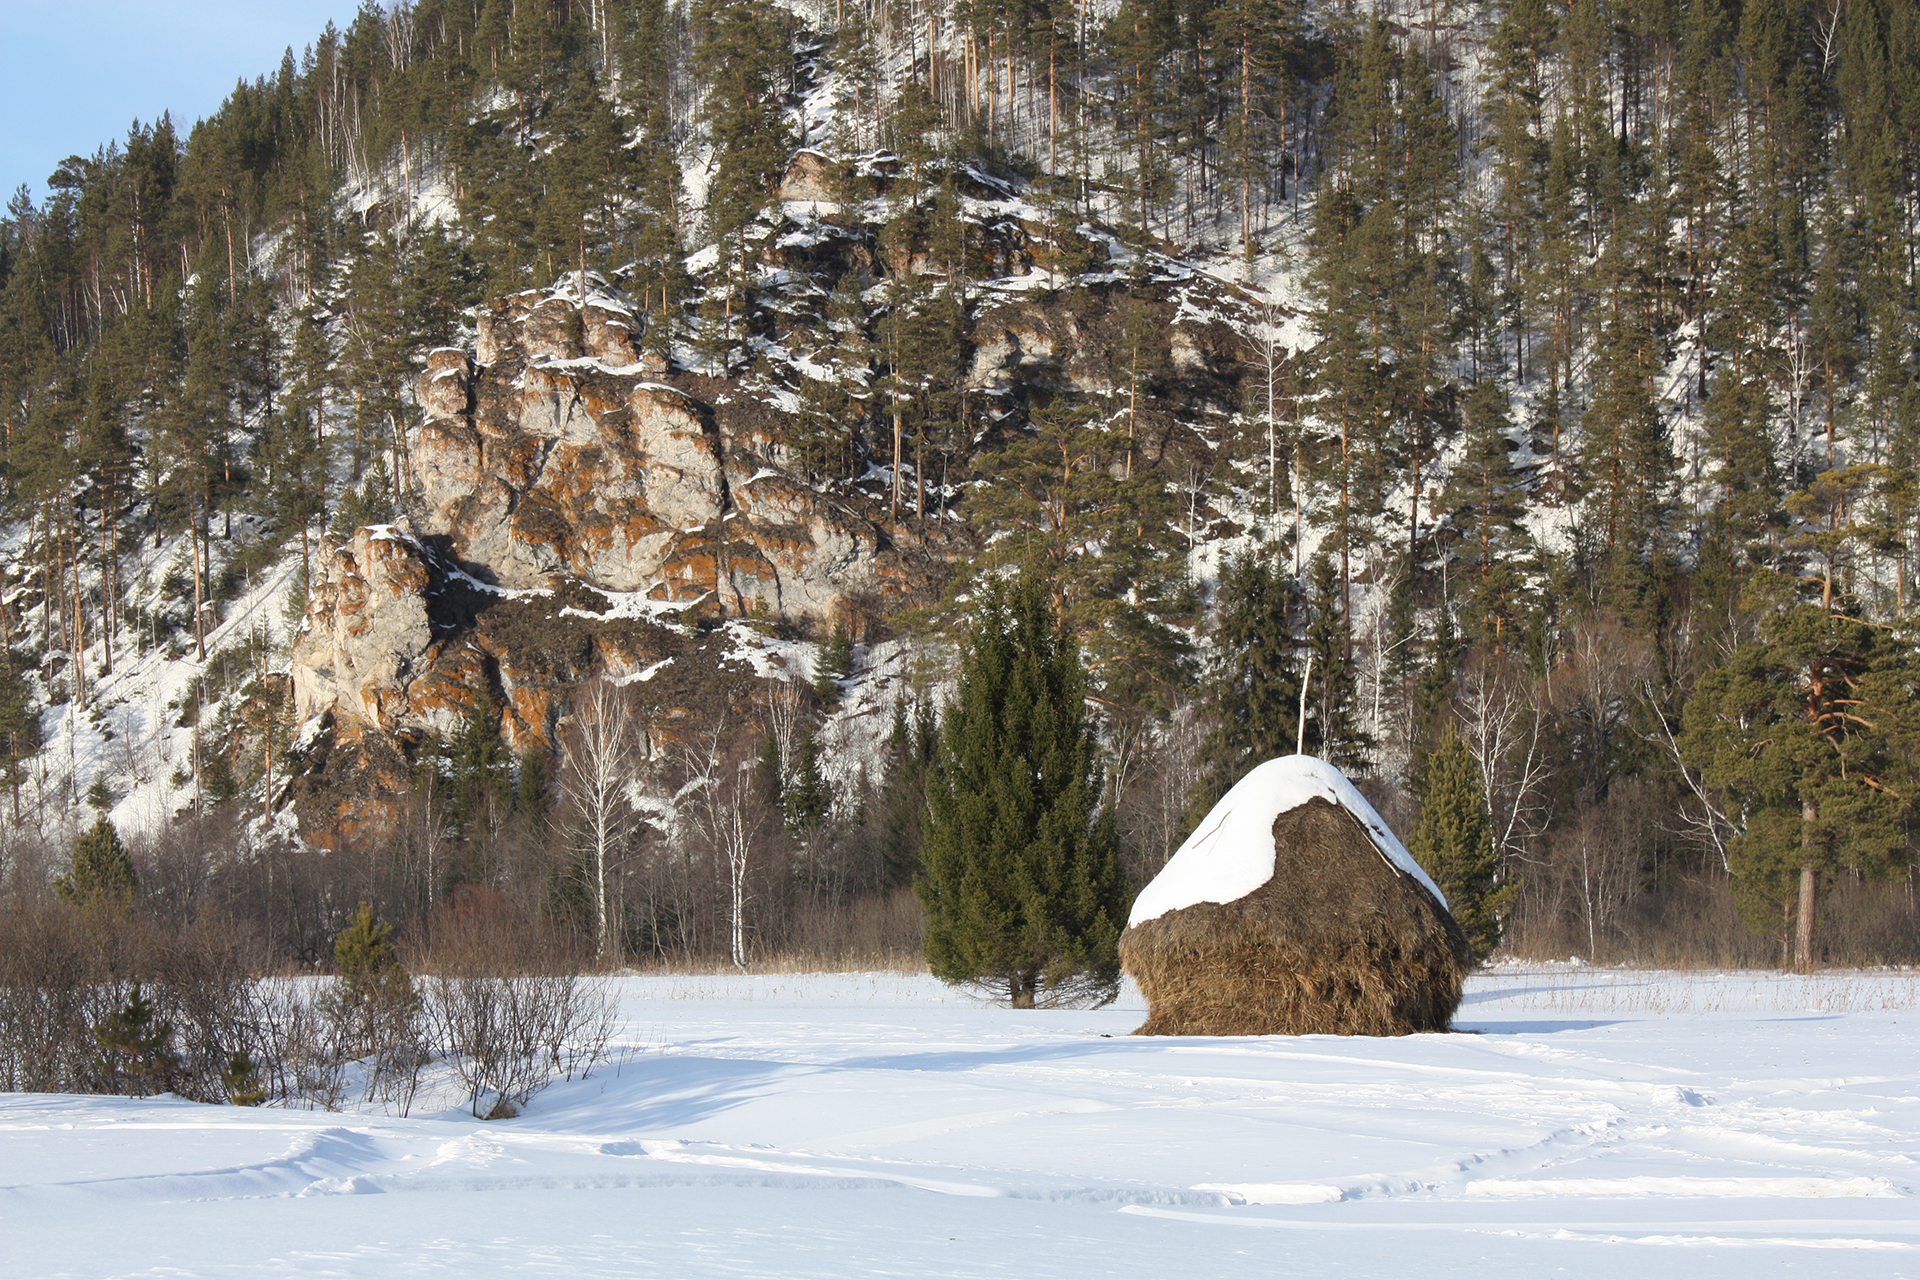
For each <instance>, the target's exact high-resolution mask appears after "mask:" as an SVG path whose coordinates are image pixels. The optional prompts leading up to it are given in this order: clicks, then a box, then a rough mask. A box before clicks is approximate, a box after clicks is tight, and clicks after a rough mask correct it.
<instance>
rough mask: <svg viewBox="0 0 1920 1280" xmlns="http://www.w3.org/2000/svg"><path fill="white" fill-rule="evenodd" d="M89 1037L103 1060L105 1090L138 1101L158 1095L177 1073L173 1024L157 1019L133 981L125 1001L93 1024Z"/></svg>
mask: <svg viewBox="0 0 1920 1280" xmlns="http://www.w3.org/2000/svg"><path fill="white" fill-rule="evenodd" d="M93 1038H94V1041H95V1043H97V1044H98V1045H99V1046H100V1050H101V1055H102V1057H103V1059H104V1063H103V1065H104V1066H105V1068H106V1078H107V1084H108V1087H109V1088H110V1089H111V1090H113V1091H114V1092H116V1093H117V1092H120V1091H121V1090H125V1091H126V1092H128V1093H130V1094H132V1095H133V1096H134V1097H142V1098H143V1097H146V1096H147V1095H148V1094H152V1093H160V1092H162V1091H164V1090H166V1089H168V1088H170V1087H171V1086H172V1083H173V1080H174V1077H175V1076H177V1075H178V1074H179V1072H180V1056H179V1055H178V1054H176V1053H175V1052H174V1051H173V1024H172V1023H171V1022H169V1021H168V1020H167V1019H165V1018H162V1017H160V1016H159V1014H158V1013H157V1012H156V1011H155V1010H154V1007H153V1002H152V1001H151V1000H149V999H147V997H146V993H145V992H143V991H141V990H140V984H139V983H137V982H136V983H134V984H133V990H132V992H131V993H129V994H128V996H127V1002H126V1003H125V1004H124V1005H122V1006H120V1007H119V1008H118V1009H116V1010H114V1011H113V1012H112V1013H110V1014H108V1015H107V1016H106V1017H105V1018H103V1019H101V1020H100V1022H99V1023H98V1024H96V1025H95V1027H94V1029H93Z"/></svg>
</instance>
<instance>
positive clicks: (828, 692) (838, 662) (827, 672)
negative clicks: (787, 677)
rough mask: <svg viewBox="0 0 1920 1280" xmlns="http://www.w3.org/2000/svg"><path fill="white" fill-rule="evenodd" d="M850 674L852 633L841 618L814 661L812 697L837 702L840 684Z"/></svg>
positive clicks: (851, 672)
mask: <svg viewBox="0 0 1920 1280" xmlns="http://www.w3.org/2000/svg"><path fill="white" fill-rule="evenodd" d="M852 674H853V633H852V632H850V631H848V630H847V623H846V619H844V618H842V619H841V620H839V621H838V622H835V623H834V624H833V631H832V632H831V633H830V634H829V635H828V636H827V642H826V643H825V644H823V645H821V646H820V656H819V657H818V658H817V659H815V660H814V670H813V693H814V696H815V697H817V698H819V699H820V700H821V701H823V702H828V703H832V702H838V701H839V700H840V682H841V681H842V680H845V679H846V678H847V677H848V676H850V675H852Z"/></svg>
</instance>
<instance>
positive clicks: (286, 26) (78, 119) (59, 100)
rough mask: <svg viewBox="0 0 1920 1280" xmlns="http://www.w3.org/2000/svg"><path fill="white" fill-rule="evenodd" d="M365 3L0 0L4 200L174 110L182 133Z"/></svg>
mask: <svg viewBox="0 0 1920 1280" xmlns="http://www.w3.org/2000/svg"><path fill="white" fill-rule="evenodd" d="M358 8H359V4H358V3H357V0H252V2H251V3H246V2H243V0H197V2H195V3H179V2H178V0H149V2H148V3H145V4H139V3H124V2H122V0H0V202H4V201H5V200H7V199H9V198H11V197H12V195H13V192H14V189H15V188H16V187H18V186H19V185H20V184H21V183H23V182H24V183H26V184H27V185H28V186H29V187H31V188H32V190H33V196H34V199H35V200H40V199H43V198H45V196H46V193H47V175H48V174H50V173H52V172H53V170H54V167H55V166H56V165H58V164H59V163H60V162H61V161H62V160H64V159H66V158H67V157H68V156H70V155H92V154H93V153H94V151H95V150H96V149H97V148H99V147H101V146H102V145H104V144H105V143H106V142H107V141H108V140H110V139H121V140H124V139H125V138H126V134H127V126H128V125H130V124H132V123H133V121H134V120H135V119H136V118H137V119H140V120H143V121H152V120H157V119H159V118H160V114H161V112H163V111H171V112H172V113H173V120H174V124H175V125H176V126H177V127H178V128H179V130H180V133H181V136H182V137H184V136H185V135H186V132H187V130H188V129H190V128H191V127H192V126H193V122H194V121H195V120H198V119H200V118H201V117H202V116H206V115H210V114H212V113H213V111H214V110H215V109H216V108H218V107H219V105H220V103H221V100H222V99H224V98H225V97H226V96H227V94H228V93H230V92H232V90H233V86H234V82H235V81H236V80H239V79H240V78H241V77H243V76H244V77H245V78H247V79H248V80H251V79H253V78H254V77H255V76H259V75H269V74H272V73H273V72H274V71H276V70H278V69H279V66H280V54H281V52H282V51H283V50H284V49H286V48H287V46H289V45H291V46H292V47H293V51H294V56H295V57H298V56H299V54H300V51H301V50H302V49H304V48H305V47H306V46H307V45H308V44H309V43H311V42H312V40H313V38H314V37H315V36H317V35H319V34H320V32H321V30H322V29H323V28H324V27H325V26H326V24H327V19H329V18H331V19H333V21H334V23H335V24H336V25H338V26H340V27H342V28H344V27H345V26H346V25H347V24H348V23H349V22H351V21H352V19H353V15H354V13H355V12H356V11H357V10H358Z"/></svg>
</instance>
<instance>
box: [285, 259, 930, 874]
mask: <svg viewBox="0 0 1920 1280" xmlns="http://www.w3.org/2000/svg"><path fill="white" fill-rule="evenodd" d="M591 279H592V278H591V277H590V280H591ZM636 327H637V326H636V324H635V321H634V318H633V315H632V312H631V311H630V310H629V309H628V308H627V306H626V304H625V303H624V301H623V300H621V299H620V298H619V297H618V296H617V295H615V294H613V293H612V292H610V291H607V290H604V289H596V290H590V291H589V292H588V294H587V295H586V297H585V299H584V300H582V299H581V297H580V296H579V294H578V293H577V292H576V293H573V294H572V295H569V294H567V293H565V292H554V293H529V294H520V295H515V296H512V297H507V298H502V299H499V300H498V301H496V302H495V303H494V304H493V305H492V306H491V308H489V309H488V310H487V311H486V313H485V314H483V315H482V316H481V317H480V319H479V324H478V334H479V338H478V342H477V344H476V347H475V349H474V350H472V351H467V350H462V349H457V348H442V349H440V350H436V351H434V352H432V353H430V354H429V356H428V358H427V367H426V369H425V371H424V372H423V373H422V374H421V376H420V379H419V383H418V387H417V389H416V391H417V396H418V400H419V403H420V405H421V408H422V410H423V415H424V419H425V421H424V423H423V425H422V426H421V427H420V429H419V430H418V432H417V434H416V435H415V436H414V438H413V439H412V440H411V441H410V456H409V458H408V459H407V462H408V466H409V469H410V471H411V475H410V477H409V478H410V480H411V486H410V487H411V488H412V490H413V492H414V493H415V494H417V495H418V501H417V503H416V506H415V514H414V516H413V517H412V518H411V519H407V520H402V521H400V522H398V523H396V524H394V525H388V526H378V527H373V528H364V529H360V530H358V531H357V532H356V533H355V534H354V535H353V536H352V538H351V539H350V540H348V541H347V542H346V543H345V544H344V545H341V546H337V547H323V548H322V549H321V553H320V555H319V557H318V561H317V564H316V566H315V571H314V581H313V583H312V585H311V587H310V589H309V592H308V601H307V609H306V614H305V616H304V618H303V619H302V622H301V625H300V629H299V633H298V635H297V637H296V639H295V642H294V646H293V653H292V663H291V669H292V678H293V695H294V702H295V713H296V715H297V716H298V718H299V720H300V722H301V723H302V724H303V725H304V726H306V730H305V736H304V737H303V740H302V744H301V749H300V754H299V757H298V759H297V760H296V761H295V765H296V770H297V774H298V776H296V777H295V779H294V781H293V782H292V783H291V784H290V785H289V787H288V788H287V790H286V792H285V793H284V799H285V800H287V801H290V802H292V803H293V804H294V805H295V808H296V811H297V814H298V817H299V821H300V825H301V827H302V829H303V830H304V831H306V832H307V833H308V834H309V835H310V836H312V837H314V838H317V839H319V840H321V841H322V842H334V841H337V840H340V839H348V840H351V839H352V838H354V837H355V836H356V835H359V834H362V833H365V832H368V831H371V830H373V829H375V828H378V827H380V826H382V825H385V824H388V823H390V822H391V821H392V820H393V819H394V818H395V817H396V816H397V814H398V812H399V808H398V797H399V796H400V795H401V794H403V793H404V792H405V791H406V790H407V788H408V786H409V785H410V775H411V771H412V769H413V766H414V764H415V762H416V761H417V758H418V755H419V752H420V749H421V748H422V746H423V745H425V744H426V743H428V742H429V741H430V740H431V739H433V738H434V737H436V736H438V737H441V738H445V737H447V736H450V735H452V734H453V733H455V732H456V731H457V730H458V729H459V728H460V726H461V724H462V722H463V721H464V720H465V719H466V717H467V716H468V714H469V713H470V711H471V710H472V709H473V708H474V707H475V705H476V703H479V702H481V701H483V691H484V693H487V694H491V696H492V700H493V703H494V706H495V708H496V709H497V711H498V712H499V714H500V717H501V719H500V729H501V734H502V737H503V738H504V740H505V741H506V743H507V745H508V746H509V747H510V748H512V749H513V750H514V751H515V752H516V753H525V752H527V751H530V750H538V751H543V752H551V751H553V750H554V749H555V748H556V746H557V744H558V737H559V733H560V729H561V725H562V722H563V720H564V718H565V716H566V715H567V713H568V710H569V707H570V700H571V697H572V694H573V691H574V690H575V689H577V688H578V686H579V685H580V683H581V682H582V681H583V680H585V679H587V678H588V677H589V676H590V675H592V674H594V673H596V672H605V673H607V674H608V675H610V676H613V677H615V678H622V679H629V680H631V679H635V678H638V677H640V676H642V675H646V676H647V677H648V678H649V684H648V687H647V692H648V698H647V699H646V701H647V702H648V704H649V706H650V707H651V708H652V709H653V710H654V711H657V712H659V713H661V716H660V717H656V719H660V718H661V717H664V720H672V719H674V718H675V717H678V716H684V715H687V714H691V713H692V710H691V709H695V708H701V707H718V706H725V705H728V704H730V703H733V702H735V701H740V700H743V699H748V698H749V694H748V693H747V692H746V691H745V690H744V689H743V688H742V687H741V683H740V682H741V679H742V672H741V669H740V667H739V664H737V663H736V664H734V665H733V667H732V668H729V666H728V664H727V663H726V662H725V660H724V659H725V656H726V654H727V653H728V651H729V649H730V640H729V636H728V635H727V633H726V631H725V628H724V625H723V624H724V623H725V621H726V620H727V619H729V618H739V619H751V620H752V621H753V623H754V624H755V626H757V627H759V628H761V629H763V630H765V629H777V628H782V627H785V628H788V629H793V630H808V629H812V628H815V627H823V626H824V625H826V624H828V623H829V622H830V621H831V620H834V619H836V618H838V617H842V616H848V615H858V616H878V615H880V614H883V613H884V612H885V611H887V610H888V609H889V608H891V607H893V606H894V605H895V604H897V603H898V602H899V601H901V600H902V599H904V598H906V597H909V596H912V595H915V594H916V593H919V592H922V591H923V590H924V589H925V588H926V587H927V585H928V584H929V583H930V581H931V580H932V578H933V576H934V574H935V572H936V571H937V570H938V568H939V563H940V560H941V558H942V557H943V556H945V555H948V554H950V553H951V552H950V540H949V539H946V538H944V537H942V536H941V535H938V534H936V535H932V536H929V535H928V534H925V533H923V532H920V531H919V530H917V529H915V528H914V527H913V525H912V524H911V523H910V522H908V521H906V520H904V519H903V520H901V521H898V522H890V521H889V520H888V519H887V508H886V507H885V506H884V505H883V504H881V503H879V502H877V501H875V500H873V499H871V498H869V497H866V496H864V495H862V494H861V493H859V492H858V491H857V490H853V489H848V490H847V491H845V492H842V493H838V494H834V495H828V494H825V493H822V492H820V491H817V490H816V489H814V488H813V487H811V486H809V485H807V484H805V483H802V482H801V481H799V480H797V479H795V478H794V477H793V476H792V475H791V474H789V473H788V472H787V471H785V470H783V469H782V468H781V466H780V465H779V463H780V459H779V458H778V456H777V449H776V447H775V446H774V445H773V444H772V443H771V436H770V433H769V431H768V430H767V420H766V415H767V413H768V408H767V406H766V405H765V404H764V403H761V402H758V401H753V400H750V399H748V398H746V397H741V396H730V395H727V394H725V392H726V384H719V383H713V382H711V381H709V380H705V379H699V378H694V377H691V376H689V375H685V374H678V375H672V374H668V373H667V372H666V370H665V369H664V368H663V367H662V365H661V363H660V362H659V361H658V360H655V359H649V358H647V357H645V356H643V355H642V354H641V353H640V352H638V351H637V350H636V348H635V346H634V342H633V334H634V330H635V328H636ZM716 388H717V389H718V391H717V392H716ZM703 393H704V394H703ZM670 659H671V660H673V661H669V660H670ZM668 668H672V670H671V671H669V670H668ZM654 673H664V678H660V679H657V680H656V679H653V676H654ZM666 732H669V733H670V732H671V729H670V728H669V729H667V730H666Z"/></svg>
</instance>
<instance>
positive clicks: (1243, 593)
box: [1187, 550, 1304, 821]
mask: <svg viewBox="0 0 1920 1280" xmlns="http://www.w3.org/2000/svg"><path fill="white" fill-rule="evenodd" d="M1219 600H1220V618H1219V621H1217V622H1216V623H1215V624H1214V628H1213V636H1212V642H1213V643H1212V648H1213V662H1212V664H1211V667H1210V669H1209V670H1208V673H1207V678H1206V681H1205V683H1204V684H1203V685H1202V686H1201V699H1202V703H1203V705H1204V706H1205V708H1206V710H1207V713H1208V715H1209V717H1210V718H1211V721H1212V727H1211V728H1210V729H1209V730H1208V732H1207V736H1206V738H1205V740H1204V741H1203V742H1202V743H1201V746H1200V775H1199V779H1198V781H1197V782H1196V783H1195V789H1194V793H1193V796H1192V798H1191V800H1190V802H1189V804H1188V807H1187V808H1188V813H1189V815H1190V816H1191V817H1192V818H1193V819H1194V820H1195V821H1198V820H1199V819H1200V818H1201V817H1203V816H1204V815H1205V814H1206V813H1207V811H1208V810H1210V809H1212V808H1213V806H1214V804H1215V803H1216V802H1217V801H1218V800H1219V799H1220V797H1221V796H1223V795H1225V794H1226V793H1227V791H1228V790H1229V789H1230V788H1231V787H1232V786H1233V784H1234V783H1236V782H1238V781H1240V779H1241V777H1243V776H1244V775H1245V774H1246V772H1247V770H1249V769H1251V768H1253V767H1254V766H1255V765H1257V764H1260V763H1262V762H1263V761H1267V760H1271V759H1273V758H1275V757H1276V756H1286V755H1292V754H1293V753H1294V750H1295V748H1296V746H1297V745H1298V730H1299V715H1300V659H1299V656H1298V644H1297V642H1296V641H1295V640H1294V638H1293V617H1294V615H1295V614H1296V613H1299V612H1301V611H1303V608H1304V606H1303V603H1302V601H1301V600H1300V598H1299V593H1298V592H1297V591H1296V590H1295V588H1294V585H1293V582H1292V581H1291V579H1290V578H1289V577H1288V576H1287V575H1286V574H1285V573H1284V572H1282V570H1281V569H1280V568H1279V566H1277V565H1275V564H1274V563H1273V558H1272V555H1271V554H1270V553H1268V552H1265V551H1263V550H1255V551H1251V552H1248V553H1247V554H1246V555H1244V556H1241V557H1239V558H1238V559H1235V560H1231V561H1229V562H1228V563H1227V565H1226V566H1225V568H1223V569H1222V570H1221V573H1220V592H1219Z"/></svg>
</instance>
